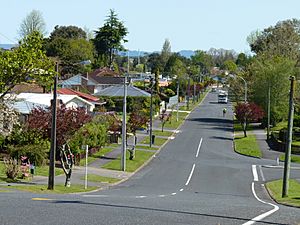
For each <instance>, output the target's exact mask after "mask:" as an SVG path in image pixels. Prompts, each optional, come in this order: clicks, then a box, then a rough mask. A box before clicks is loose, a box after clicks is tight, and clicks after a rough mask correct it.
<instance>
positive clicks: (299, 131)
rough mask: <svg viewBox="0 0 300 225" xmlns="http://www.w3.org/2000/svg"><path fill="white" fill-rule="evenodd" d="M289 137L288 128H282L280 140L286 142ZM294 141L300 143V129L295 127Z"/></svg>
mask: <svg viewBox="0 0 300 225" xmlns="http://www.w3.org/2000/svg"><path fill="white" fill-rule="evenodd" d="M286 135H287V128H282V129H281V130H280V131H279V136H278V139H279V140H280V141H282V142H285V139H286ZM293 140H294V141H300V127H293Z"/></svg>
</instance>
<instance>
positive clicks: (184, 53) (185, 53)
mask: <svg viewBox="0 0 300 225" xmlns="http://www.w3.org/2000/svg"><path fill="white" fill-rule="evenodd" d="M151 53H159V52H157V51H155V52H145V51H136V50H132V51H131V50H130V51H129V57H138V56H140V57H143V56H146V55H150V54H151ZM178 53H179V54H180V55H181V56H184V57H186V58H190V57H191V56H193V55H194V54H195V52H194V51H192V50H181V51H179V52H178ZM119 55H121V56H127V52H123V51H122V52H119Z"/></svg>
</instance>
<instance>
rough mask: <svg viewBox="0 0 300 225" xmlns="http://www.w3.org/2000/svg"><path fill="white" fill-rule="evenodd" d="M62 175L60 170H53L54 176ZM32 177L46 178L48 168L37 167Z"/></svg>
mask: <svg viewBox="0 0 300 225" xmlns="http://www.w3.org/2000/svg"><path fill="white" fill-rule="evenodd" d="M63 173H64V171H63V169H62V168H55V176H58V175H61V174H63ZM34 175H35V176H44V177H47V176H48V175H49V166H37V167H36V169H35V174H34Z"/></svg>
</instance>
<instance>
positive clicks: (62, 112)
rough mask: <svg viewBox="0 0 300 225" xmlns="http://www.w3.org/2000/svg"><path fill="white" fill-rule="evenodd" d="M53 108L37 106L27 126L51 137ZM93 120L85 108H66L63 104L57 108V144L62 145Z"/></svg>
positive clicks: (45, 136) (47, 137) (46, 136)
mask: <svg viewBox="0 0 300 225" xmlns="http://www.w3.org/2000/svg"><path fill="white" fill-rule="evenodd" d="M51 118H52V112H51V109H50V108H48V109H42V108H35V109H33V110H32V111H31V113H30V114H29V117H28V121H27V127H28V128H29V129H32V130H37V131H39V132H40V133H41V134H42V135H43V137H44V138H46V139H48V140H50V138H51ZM90 120H91V116H90V115H89V114H87V113H86V110H85V109H83V108H77V109H74V108H66V107H65V105H61V106H60V107H59V108H58V110H57V122H56V123H57V128H56V133H57V146H58V147H62V145H63V144H65V143H67V142H68V141H69V139H70V138H71V136H72V135H73V134H74V133H75V132H76V131H77V130H78V129H79V128H80V127H82V126H83V125H84V124H85V123H87V122H89V121H90Z"/></svg>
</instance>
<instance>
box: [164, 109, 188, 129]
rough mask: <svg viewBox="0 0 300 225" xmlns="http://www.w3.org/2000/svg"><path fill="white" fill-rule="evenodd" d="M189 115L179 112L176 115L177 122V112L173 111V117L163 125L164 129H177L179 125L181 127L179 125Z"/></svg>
mask: <svg viewBox="0 0 300 225" xmlns="http://www.w3.org/2000/svg"><path fill="white" fill-rule="evenodd" d="M188 114H189V113H186V112H179V113H178V121H176V118H177V112H176V111H174V112H173V115H172V117H171V120H170V121H167V122H166V123H165V126H164V128H166V129H177V128H178V127H179V125H181V123H182V122H183V120H184V119H185V117H186V116H187V115H188Z"/></svg>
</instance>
